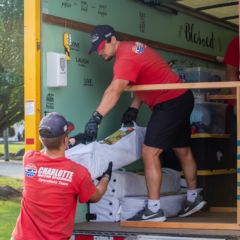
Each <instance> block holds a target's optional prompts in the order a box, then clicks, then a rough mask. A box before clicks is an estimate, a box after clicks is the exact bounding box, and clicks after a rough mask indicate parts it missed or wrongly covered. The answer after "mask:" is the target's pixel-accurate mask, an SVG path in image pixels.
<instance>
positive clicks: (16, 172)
mask: <svg viewBox="0 0 240 240" xmlns="http://www.w3.org/2000/svg"><path fill="white" fill-rule="evenodd" d="M23 175H24V171H23V165H22V161H14V160H9V161H7V162H6V161H4V160H0V176H5V177H12V178H20V179H23Z"/></svg>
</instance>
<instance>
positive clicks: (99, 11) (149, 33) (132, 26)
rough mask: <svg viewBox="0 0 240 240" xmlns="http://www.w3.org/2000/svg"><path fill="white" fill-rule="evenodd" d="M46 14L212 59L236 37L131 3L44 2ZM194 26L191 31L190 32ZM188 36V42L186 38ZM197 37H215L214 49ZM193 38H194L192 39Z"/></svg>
mask: <svg viewBox="0 0 240 240" xmlns="http://www.w3.org/2000/svg"><path fill="white" fill-rule="evenodd" d="M42 6H43V12H45V13H47V14H51V15H55V16H60V17H63V18H67V19H72V20H76V21H80V22H85V23H89V24H93V25H97V24H106V23H108V24H110V25H112V26H114V28H115V29H116V30H117V31H120V32H125V33H128V34H133V35H136V36H140V37H144V38H149V39H152V40H156V41H160V42H163V43H168V44H171V45H176V46H178V47H183V48H188V49H191V50H195V51H201V52H203V53H207V54H211V55H220V56H222V55H223V54H224V51H225V48H226V44H227V43H228V42H229V40H230V39H231V38H232V37H233V36H234V35H236V33H235V32H233V31H230V30H225V34H222V33H223V31H222V28H221V27H220V26H217V25H215V24H211V23H208V22H204V21H202V20H200V19H197V18H194V17H192V16H188V15H186V14H183V13H180V12H179V13H178V14H177V15H173V14H167V13H163V12H160V11H159V10H156V9H153V8H151V7H148V6H146V5H143V4H140V3H137V2H135V1H131V0H121V1H120V0H88V1H87V0H85V1H80V0H62V1H61V0H44V1H43V3H42ZM187 26H192V31H187V32H186V28H187ZM186 34H187V35H188V41H187V40H186V37H185V35H186ZM194 34H195V35H196V40H197V39H198V36H200V38H201V39H203V40H204V39H206V38H208V39H209V40H210V39H211V38H212V37H213V46H212V47H206V46H203V44H199V43H194V42H193V41H192V38H193V36H194ZM190 36H192V38H191V37H190Z"/></svg>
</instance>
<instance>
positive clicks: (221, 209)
mask: <svg viewBox="0 0 240 240" xmlns="http://www.w3.org/2000/svg"><path fill="white" fill-rule="evenodd" d="M209 211H210V212H213V213H215V212H221V213H223V212H225V213H236V212H237V208H236V207H210V209H209Z"/></svg>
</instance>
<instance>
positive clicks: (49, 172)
mask: <svg viewBox="0 0 240 240" xmlns="http://www.w3.org/2000/svg"><path fill="white" fill-rule="evenodd" d="M24 170H25V176H24V191H23V198H22V207H21V213H20V216H19V218H18V221H17V225H16V228H15V230H14V232H13V236H14V237H15V239H16V240H18V239H32V240H34V239H36V240H41V239H69V237H70V235H71V232H72V226H73V223H74V216H75V211H76V204H77V198H79V200H80V202H87V201H88V200H89V199H90V197H91V196H92V195H93V193H94V192H95V191H96V188H95V187H94V185H93V184H92V182H91V177H90V175H89V172H88V171H87V169H85V168H84V167H83V166H81V165H79V164H76V163H74V162H72V161H71V160H69V159H67V158H64V157H62V158H56V159H51V158H49V157H48V156H46V155H44V154H43V153H39V152H35V151H30V152H27V153H26V154H25V156H24ZM83 186H84V187H83Z"/></svg>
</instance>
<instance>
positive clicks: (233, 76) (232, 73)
mask: <svg viewBox="0 0 240 240" xmlns="http://www.w3.org/2000/svg"><path fill="white" fill-rule="evenodd" d="M226 78H227V81H238V80H239V76H238V68H237V67H235V66H233V65H230V64H227V65H226Z"/></svg>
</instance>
